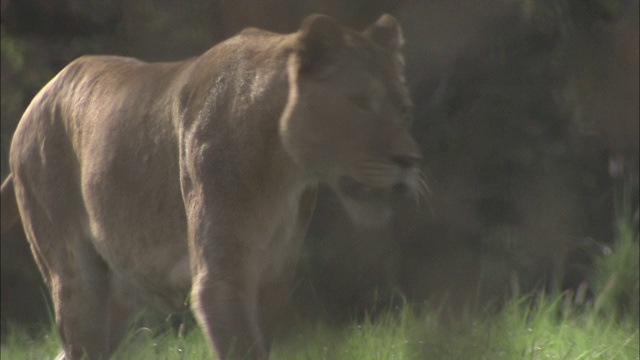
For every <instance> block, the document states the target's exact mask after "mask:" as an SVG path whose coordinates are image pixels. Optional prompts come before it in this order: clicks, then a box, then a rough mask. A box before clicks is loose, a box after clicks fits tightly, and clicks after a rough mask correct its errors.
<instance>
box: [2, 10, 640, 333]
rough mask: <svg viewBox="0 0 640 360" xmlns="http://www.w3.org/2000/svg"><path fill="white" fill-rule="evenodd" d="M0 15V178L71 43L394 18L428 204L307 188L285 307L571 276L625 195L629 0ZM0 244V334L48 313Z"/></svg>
mask: <svg viewBox="0 0 640 360" xmlns="http://www.w3.org/2000/svg"><path fill="white" fill-rule="evenodd" d="M1 11H2V12H1V17H2V24H1V26H2V34H1V35H2V42H1V45H2V53H1V55H2V58H1V67H2V68H1V70H2V78H1V90H2V104H1V105H2V106H1V120H2V122H1V125H2V139H1V140H2V144H1V145H2V178H4V177H5V176H6V175H7V168H8V164H7V161H6V159H7V155H8V148H9V144H10V141H11V135H12V133H13V131H14V129H15V127H16V125H17V123H18V121H19V120H20V117H21V114H22V111H24V109H25V108H26V106H27V105H28V104H29V102H30V100H31V98H32V97H33V96H34V95H35V93H36V92H37V91H38V90H39V89H40V88H41V87H42V86H43V85H44V84H45V83H46V82H47V81H48V80H50V79H51V78H52V77H53V76H54V75H55V74H56V73H57V72H58V71H59V70H61V69H62V68H63V67H64V66H65V65H66V64H67V63H69V62H70V61H71V60H73V59H74V58H76V57H78V56H80V55H84V54H117V55H125V56H134V57H139V58H142V59H144V60H148V61H159V60H177V59H182V58H185V57H189V56H196V55H198V54H201V53H202V52H204V51H205V50H207V49H208V48H210V47H211V46H213V45H214V44H215V43H217V42H219V41H221V40H223V39H225V38H227V37H229V36H232V35H233V34H235V33H236V32H238V31H239V30H241V29H243V28H244V27H247V26H256V27H261V28H264V29H267V30H272V31H278V32H292V31H295V30H296V29H297V28H298V26H299V24H300V22H301V19H302V18H304V16H306V15H308V14H310V13H325V14H328V15H330V16H333V17H335V18H336V19H338V20H339V21H340V22H341V23H343V24H345V25H347V26H349V27H353V28H355V29H363V28H364V27H366V26H367V25H368V24H369V23H371V22H373V21H375V20H376V19H377V18H378V17H379V16H380V14H381V13H383V12H388V13H391V14H393V15H394V16H395V17H396V18H397V19H398V21H399V22H400V23H401V25H402V26H403V29H404V35H405V39H406V43H405V55H406V63H407V80H408V85H409V87H410V89H411V91H412V94H413V99H414V102H415V104H416V117H415V121H414V134H415V136H416V138H417V139H418V142H419V144H420V146H421V149H422V151H423V154H424V157H425V159H426V160H425V162H424V168H423V170H424V172H425V174H426V179H427V183H428V185H429V188H430V194H429V196H428V201H427V203H426V204H423V205H422V206H421V207H420V208H418V209H417V210H416V209H415V208H413V207H408V208H407V209H406V210H404V211H403V212H402V213H400V214H398V216H397V218H396V219H395V220H394V221H393V223H392V224H390V225H389V226H387V227H385V228H382V229H378V230H375V231H371V230H364V229H358V228H355V227H354V226H353V225H352V224H351V223H350V221H349V220H348V218H347V217H346V215H345V214H344V211H343V210H342V208H341V207H340V206H339V205H338V204H337V200H336V199H335V198H334V195H333V194H332V193H331V192H330V191H328V190H327V189H322V190H321V196H320V201H319V205H318V208H317V209H316V214H315V215H314V219H313V221H312V224H311V226H310V230H309V233H308V236H307V241H306V244H305V248H304V251H303V256H302V258H301V262H300V267H299V270H298V281H297V282H296V286H295V288H294V290H293V304H294V305H295V309H296V311H292V313H293V314H295V316H296V317H299V318H303V319H304V318H311V317H314V316H321V317H323V318H328V319H335V320H345V319H347V320H348V319H352V318H353V317H354V316H358V315H359V314H362V312H363V311H364V310H368V311H375V310H376V309H378V308H381V307H383V306H388V305H389V304H392V303H393V302H394V301H399V299H400V297H399V296H398V295H399V294H403V295H404V296H406V299H407V300H408V301H410V302H415V303H422V302H423V301H424V300H427V301H428V302H429V303H431V304H435V305H439V304H444V305H445V308H446V309H447V312H448V313H449V314H451V315H452V316H454V317H455V315H456V314H457V313H459V312H460V311H461V310H462V309H465V310H478V309H480V310H486V309H487V308H488V307H490V306H492V305H499V303H500V301H499V300H500V299H501V298H502V296H503V295H506V294H508V293H509V292H510V291H513V290H514V289H515V288H519V289H520V290H521V291H529V290H532V289H535V288H540V287H544V286H547V287H549V286H551V285H553V286H554V287H558V286H560V287H561V288H567V287H576V286H578V285H579V284H580V283H583V282H586V283H587V284H588V281H589V276H590V272H591V269H592V266H591V265H592V264H593V261H594V259H596V258H598V257H599V256H601V255H602V253H603V251H605V250H606V249H607V246H609V245H610V244H611V242H612V240H613V233H614V230H613V229H614V228H613V225H614V217H613V215H614V198H615V196H614V194H615V192H616V191H619V189H620V188H621V184H627V186H628V187H629V188H630V189H631V190H630V194H631V197H632V199H633V202H634V204H635V205H634V206H635V207H637V197H638V193H637V187H638V119H639V115H638V95H639V94H638V86H639V85H638V1H637V0H633V1H631V0H581V1H578V0H542V1H534V0H502V1H501V0H494V1H473V0H424V1H417V0H397V1H393V0H369V1H367V0H351V1H342V0H306V1H299V0H235V1H222V0H186V1H185V0H182V1H178V0H113V1H101V0H2V2H1ZM634 226H636V227H637V222H636V223H635V225H634ZM1 246H2V249H1V254H2V278H1V281H2V283H1V289H2V298H1V305H2V308H1V315H2V324H3V328H4V326H5V324H6V322H7V321H12V322H18V323H24V324H32V323H38V322H43V321H48V313H47V308H46V306H45V299H46V295H45V293H46V291H44V288H43V285H42V282H41V281H40V278H39V274H38V273H37V270H36V269H35V265H34V264H33V261H32V260H31V258H30V254H29V251H28V246H27V244H26V241H25V240H24V238H23V235H22V234H21V229H20V228H19V227H16V228H14V229H12V231H11V232H10V233H9V234H7V235H5V236H3V238H2V242H1ZM394 299H395V300H394Z"/></svg>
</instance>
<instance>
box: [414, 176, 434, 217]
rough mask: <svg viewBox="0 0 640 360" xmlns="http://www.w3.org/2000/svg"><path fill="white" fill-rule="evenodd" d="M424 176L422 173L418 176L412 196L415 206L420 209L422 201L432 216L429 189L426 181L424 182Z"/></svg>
mask: <svg viewBox="0 0 640 360" xmlns="http://www.w3.org/2000/svg"><path fill="white" fill-rule="evenodd" d="M424 177H425V175H424V173H423V172H422V171H420V172H419V174H418V184H417V186H416V187H415V189H414V195H415V198H416V206H417V207H420V206H421V205H422V201H421V200H424V203H425V204H426V205H427V206H428V207H429V211H430V212H431V213H432V214H433V207H432V206H431V202H430V201H429V198H430V196H431V188H430V187H429V184H427V181H426V180H425V178H424Z"/></svg>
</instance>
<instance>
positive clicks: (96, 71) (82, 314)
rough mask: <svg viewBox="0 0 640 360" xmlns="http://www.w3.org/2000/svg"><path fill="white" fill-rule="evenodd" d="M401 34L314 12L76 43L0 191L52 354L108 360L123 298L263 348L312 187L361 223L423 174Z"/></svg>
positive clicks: (215, 336) (237, 351)
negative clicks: (245, 24)
mask: <svg viewBox="0 0 640 360" xmlns="http://www.w3.org/2000/svg"><path fill="white" fill-rule="evenodd" d="M401 43H402V35H401V30H400V27H399V26H398V24H397V22H396V21H395V20H394V18H393V17H391V16H390V15H383V16H382V17H381V18H380V19H379V20H378V21H377V22H375V23H374V24H373V25H371V26H370V27H369V28H367V29H366V30H365V31H364V32H362V33H358V32H355V31H353V30H350V29H347V28H344V27H341V26H340V25H339V24H337V23H336V22H335V21H334V20H332V19H331V18H329V17H326V16H321V15H313V16H310V17H308V18H306V19H305V20H304V22H303V24H302V26H301V28H300V30H299V31H298V32H296V33H293V34H288V35H283V34H275V33H271V32H267V31H262V30H258V29H247V30H244V31H243V32H241V33H240V34H239V35H237V36H235V37H232V38H231V39H229V40H227V41H225V42H222V43H220V44H219V45H217V46H215V47H213V48H212V49H210V50H209V51H207V52H206V53H204V54H203V55H201V56H199V57H195V58H192V59H189V60H185V61H180V62H172V63H145V62H142V61H139V60H136V59H131V58H123V57H113V56H87V57H81V58H79V59H77V60H75V61H74V62H72V63H71V64H69V65H68V66H67V67H66V68H65V69H63V70H62V71H61V72H60V73H59V74H58V75H57V76H56V77H55V78H54V79H53V80H51V81H50V82H49V83H48V84H47V85H46V86H45V87H44V88H43V89H42V90H41V91H40V93H38V95H37V96H36V97H35V98H34V100H33V101H32V102H31V104H30V105H29V107H28V108H27V110H26V111H25V113H24V116H23V117H22V120H21V121H20V124H19V125H18V128H17V130H16V132H15V135H14V137H13V142H12V144H11V150H10V168H11V175H10V177H9V178H8V179H7V181H6V182H5V184H4V185H3V189H2V197H3V198H2V201H3V208H5V205H6V208H7V209H9V210H7V214H8V215H12V211H11V207H12V204H15V203H16V202H13V203H12V199H11V198H10V197H11V196H13V195H12V193H13V191H15V199H16V200H17V207H18V208H19V214H20V217H21V219H22V223H23V226H24V229H25V231H26V234H27V237H28V239H29V243H30V245H31V249H32V252H33V255H34V257H35V260H36V262H37V264H38V266H39V269H40V271H41V273H42V275H43V277H44V279H45V282H46V284H47V286H48V288H49V291H50V292H51V297H52V299H53V304H54V311H55V321H56V326H57V329H58V331H59V333H60V338H61V340H62V345H63V353H62V354H61V357H64V358H66V359H79V358H80V357H82V356H83V355H84V354H86V355H88V357H89V358H91V359H97V358H107V357H108V356H109V355H110V354H111V353H112V352H113V350H114V349H115V348H116V346H117V345H118V342H119V340H120V338H121V335H122V333H123V332H124V330H125V328H126V326H127V324H128V321H129V319H130V316H131V315H132V313H133V311H134V309H133V305H132V301H131V299H133V298H135V299H141V300H143V301H144V302H146V303H148V304H150V305H153V306H155V307H157V308H159V309H162V310H165V311H167V312H177V311H180V310H181V309H182V308H183V303H184V302H185V299H186V298H187V297H188V295H189V294H190V295H191V296H190V300H191V306H192V309H193V311H194V312H195V315H196V317H197V319H198V322H199V324H200V326H201V327H202V329H203V331H204V333H205V337H206V339H207V340H208V342H209V345H210V347H211V349H212V350H213V352H214V353H215V354H216V355H217V356H218V358H220V359H225V358H235V357H238V358H240V357H242V358H260V359H264V358H267V357H268V354H269V347H270V343H271V338H272V335H273V328H274V325H275V324H276V323H277V321H278V315H279V311H280V309H281V308H282V306H283V304H284V303H285V301H286V298H287V292H288V290H289V287H290V283H291V279H292V274H293V271H294V268H295V266H296V262H297V257H298V253H299V250H300V245H301V242H302V240H303V238H304V234H305V231H306V228H307V224H308V222H309V218H310V217H311V214H312V212H313V208H314V203H315V196H316V185H317V184H318V183H319V182H325V183H327V184H329V185H330V186H331V187H332V188H333V189H335V190H336V191H337V193H338V195H339V197H340V199H341V200H342V202H343V203H344V204H345V205H346V208H347V209H348V211H349V213H350V214H351V215H352V217H353V218H354V219H355V220H356V221H357V222H359V223H363V224H365V225H371V224H376V223H381V222H383V221H384V220H385V219H387V218H388V217H389V215H390V211H391V210H390V209H391V206H390V200H391V199H392V198H397V197H396V196H395V195H398V194H405V193H408V194H412V193H417V192H418V191H419V189H420V185H419V184H420V183H419V174H418V170H417V167H416V163H417V162H418V161H419V158H420V154H419V150H418V148H417V146H416V143H415V142H414V140H413V138H412V137H411V135H410V134H409V130H408V129H409V122H410V110H411V107H412V105H411V101H410V99H409V94H408V91H407V89H406V87H405V84H404V80H403V76H402V72H403V61H402V56H401V54H400V47H401ZM5 197H9V198H8V199H5ZM5 200H6V201H5ZM14 207H15V205H14ZM4 210H5V209H3V212H4ZM14 210H15V209H14ZM13 214H17V212H16V211H13ZM16 218H17V217H16ZM9 220H10V219H9ZM5 225H6V224H5V223H4V222H3V227H4V226H5Z"/></svg>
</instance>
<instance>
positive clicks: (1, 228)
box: [0, 174, 20, 234]
mask: <svg viewBox="0 0 640 360" xmlns="http://www.w3.org/2000/svg"><path fill="white" fill-rule="evenodd" d="M0 195H1V198H0V200H2V204H1V207H0V211H1V213H0V214H1V216H0V234H4V233H5V232H7V231H9V229H11V228H12V227H13V226H14V225H15V224H16V223H18V221H19V220H20V211H19V210H18V203H17V202H16V193H15V189H14V188H13V175H12V174H9V176H8V177H7V178H6V180H5V181H4V182H3V183H2V188H1V189H0Z"/></svg>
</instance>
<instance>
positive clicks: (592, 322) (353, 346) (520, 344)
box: [1, 295, 640, 360]
mask: <svg viewBox="0 0 640 360" xmlns="http://www.w3.org/2000/svg"><path fill="white" fill-rule="evenodd" d="M566 299H567V298H566V296H556V297H555V298H550V297H548V296H545V295H538V296H523V297H519V298H517V299H514V300H513V301H511V302H510V303H509V304H508V305H507V306H506V307H505V308H504V309H503V310H502V311H501V312H499V313H498V314H493V315H485V316H467V317H466V318H465V319H464V320H461V321H459V322H456V323H455V324H448V325H443V324H441V322H440V321H438V316H437V312H436V311H427V312H425V313H423V314H418V313H417V312H416V311H414V310H412V309H411V307H410V306H405V307H404V308H402V309H397V310H395V311H391V312H389V313H387V314H385V315H381V316H379V317H378V318H377V319H376V320H375V321H374V320H371V319H366V320H365V321H363V322H362V323H361V324H353V325H351V326H348V327H346V328H335V327H331V326H329V325H326V324H316V325H313V326H310V327H300V329H299V331H291V332H290V335H289V336H288V337H287V338H285V339H281V340H280V341H278V342H277V343H276V344H275V345H274V349H273V353H272V358H273V359H283V360H287V359H291V360H293V359H327V360H329V359H354V360H356V359H398V360H402V359H492V360H493V359H505V360H512V359H638V357H639V356H640V355H639V351H640V350H639V348H638V343H639V341H640V338H639V335H638V324H637V323H636V322H634V321H632V320H631V319H627V320H625V319H615V318H611V317H607V316H603V315H601V314H598V313H596V312H594V311H592V310H581V311H577V310H575V309H574V310H571V311H569V310H568V303H567V300H566ZM569 312H571V313H569ZM28 338H29V337H28V336H27V335H26V333H24V332H16V331H14V332H12V334H11V335H10V336H9V339H8V341H7V342H6V343H5V344H4V345H3V346H2V353H1V356H2V359H47V358H49V359H51V358H53V357H55V355H56V353H57V350H58V341H57V338H56V337H55V336H52V335H48V336H47V335H45V336H40V337H37V339H36V340H27V339H28ZM115 358H116V359H205V358H210V355H209V350H208V349H207V347H206V344H205V342H204V340H203V338H202V335H201V333H200V332H199V331H198V330H197V329H194V331H190V332H189V333H188V334H187V336H184V337H182V336H177V335H176V334H175V333H173V332H171V331H168V332H164V333H162V334H160V335H154V334H152V332H151V331H146V330H141V331H140V330H139V331H137V332H136V333H132V334H131V335H130V337H129V339H128V340H127V343H126V346H124V347H123V348H121V349H120V350H119V352H118V353H117V354H116V356H115Z"/></svg>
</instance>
